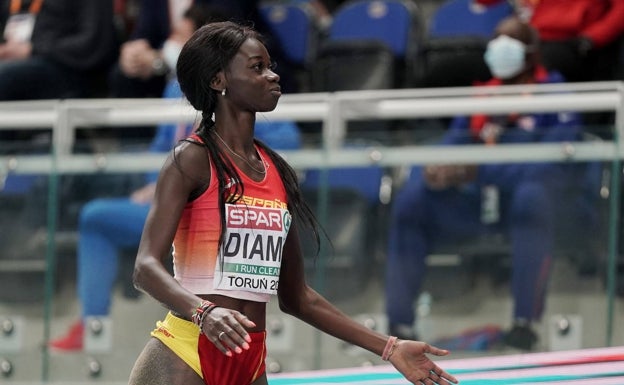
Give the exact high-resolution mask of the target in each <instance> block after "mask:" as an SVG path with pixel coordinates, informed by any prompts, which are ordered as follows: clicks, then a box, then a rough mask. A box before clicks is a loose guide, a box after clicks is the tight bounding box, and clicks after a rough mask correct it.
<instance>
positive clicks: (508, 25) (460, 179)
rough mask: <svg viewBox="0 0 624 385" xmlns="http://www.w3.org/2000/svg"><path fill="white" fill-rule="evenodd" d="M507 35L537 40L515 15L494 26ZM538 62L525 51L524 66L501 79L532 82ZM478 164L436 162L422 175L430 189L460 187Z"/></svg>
mask: <svg viewBox="0 0 624 385" xmlns="http://www.w3.org/2000/svg"><path fill="white" fill-rule="evenodd" d="M500 35H507V36H509V37H512V38H514V39H516V40H519V41H521V42H523V43H524V44H525V45H527V46H533V47H535V46H536V44H537V41H538V38H537V35H536V33H535V31H533V30H532V29H531V27H530V26H528V25H527V24H525V23H522V22H521V21H520V19H518V18H517V17H508V18H506V19H504V20H502V21H501V22H500V23H499V24H498V26H497V27H496V31H495V37H497V36H500ZM538 62H539V53H538V52H537V50H531V51H529V52H527V53H526V59H525V67H524V69H523V70H522V72H520V73H519V74H517V75H516V76H514V77H511V78H509V79H501V80H502V82H503V84H505V85H513V84H533V83H535V78H534V77H533V71H534V69H535V65H536V64H537V63H538ZM477 174H478V166H476V165H455V164H436V165H430V166H426V167H425V168H424V172H423V177H424V180H425V183H427V186H428V187H429V188H430V189H432V190H445V189H448V188H451V187H460V186H462V185H464V184H466V183H471V182H473V181H475V180H476V178H477Z"/></svg>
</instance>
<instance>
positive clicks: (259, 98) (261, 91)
mask: <svg viewBox="0 0 624 385" xmlns="http://www.w3.org/2000/svg"><path fill="white" fill-rule="evenodd" d="M273 69H274V67H273V65H272V64H271V58H270V57H269V53H268V52H267V49H266V47H265V46H264V45H263V44H262V43H261V42H259V41H258V40H256V39H248V40H247V41H245V42H244V43H243V45H242V46H241V47H240V49H239V50H238V53H237V54H236V55H235V56H234V58H233V59H232V61H231V62H230V65H229V67H228V69H227V70H226V71H225V78H226V79H227V95H228V98H229V99H230V100H231V101H232V102H234V103H236V104H238V105H239V106H241V107H242V108H243V109H246V110H249V111H252V112H265V111H271V110H273V109H275V106H277V101H278V99H279V97H280V96H281V95H282V92H281V89H280V86H279V80H280V77H279V75H278V74H276V73H275V72H273Z"/></svg>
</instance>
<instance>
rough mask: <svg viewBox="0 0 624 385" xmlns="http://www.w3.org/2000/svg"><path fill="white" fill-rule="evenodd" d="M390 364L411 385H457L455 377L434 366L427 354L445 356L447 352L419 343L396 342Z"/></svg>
mask: <svg viewBox="0 0 624 385" xmlns="http://www.w3.org/2000/svg"><path fill="white" fill-rule="evenodd" d="M396 344H397V345H396V346H395V348H394V352H393V353H392V356H390V363H392V365H394V367H395V368H396V369H397V370H398V371H399V372H401V374H403V376H405V378H406V379H407V380H408V381H409V382H411V383H412V384H418V385H420V384H426V385H433V384H444V385H447V384H457V383H458V381H457V379H456V378H455V377H453V376H452V375H450V374H449V373H447V372H446V371H445V370H443V369H442V368H440V367H439V366H438V365H436V364H435V363H434V362H433V361H431V360H430V359H429V357H427V354H433V355H436V356H446V355H448V354H449V351H448V350H444V349H440V348H437V347H435V346H431V345H429V344H427V343H425V342H421V341H409V340H397V343H396Z"/></svg>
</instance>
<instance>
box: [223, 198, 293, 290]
mask: <svg viewBox="0 0 624 385" xmlns="http://www.w3.org/2000/svg"><path fill="white" fill-rule="evenodd" d="M225 214H226V226H227V231H226V235H225V240H224V241H223V244H222V246H221V249H220V250H219V258H217V262H216V267H215V277H214V285H215V289H219V290H244V291H251V292H256V293H264V294H276V293H277V287H278V284H279V274H280V267H281V263H282V251H283V249H284V243H285V242H286V236H287V235H288V229H289V228H290V224H291V220H292V217H291V215H290V213H289V212H288V210H286V209H281V208H268V207H255V206H247V205H232V204H228V205H226V207H225Z"/></svg>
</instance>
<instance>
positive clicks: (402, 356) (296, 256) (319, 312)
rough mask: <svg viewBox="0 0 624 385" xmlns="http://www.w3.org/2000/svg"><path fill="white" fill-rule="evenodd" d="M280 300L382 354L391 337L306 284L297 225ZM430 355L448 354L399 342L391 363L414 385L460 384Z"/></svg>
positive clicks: (291, 237)
mask: <svg viewBox="0 0 624 385" xmlns="http://www.w3.org/2000/svg"><path fill="white" fill-rule="evenodd" d="M278 298H279V304H280V309H282V311H284V312H285V313H288V314H291V315H293V316H295V317H297V318H299V319H301V320H302V321H304V322H306V323H308V324H310V325H312V326H314V327H316V328H317V329H319V330H322V331H324V332H326V333H328V334H330V335H332V336H334V337H337V338H339V339H341V340H343V341H346V342H350V343H352V344H355V345H357V346H360V347H362V348H364V349H367V350H369V351H371V352H373V353H375V354H378V355H382V353H383V350H384V348H385V346H386V343H387V341H388V338H389V336H387V335H384V334H381V333H378V332H376V331H373V330H371V329H369V328H367V327H365V326H364V325H362V324H360V323H358V322H356V321H354V320H352V319H351V318H349V317H348V316H347V315H346V314H344V313H343V312H342V311H340V310H339V309H338V308H336V307H335V306H334V305H332V304H331V303H330V302H329V301H327V300H326V299H325V298H324V297H323V296H321V295H320V294H318V293H317V292H316V291H314V290H313V289H312V288H310V287H309V286H308V285H307V284H306V281H305V276H304V265H303V257H302V253H301V247H300V243H299V236H298V234H297V228H296V226H295V225H294V224H293V226H292V227H291V229H290V231H289V234H288V238H287V239H286V243H285V245H284V253H283V256H282V268H281V271H280V283H279V288H278ZM427 353H429V354H434V355H438V356H442V355H447V354H448V353H449V352H448V351H446V350H442V349H438V348H436V347H433V346H430V345H429V344H427V343H424V342H420V341H399V342H398V343H397V345H396V347H395V349H394V353H393V355H392V356H391V357H390V362H391V363H392V364H393V365H394V366H395V367H396V368H397V370H399V372H401V373H402V374H403V375H404V376H405V378H407V379H408V380H409V381H410V382H412V383H414V384H420V383H421V382H420V381H421V380H424V379H431V380H432V381H435V382H436V383H440V384H445V383H451V382H457V379H455V377H453V376H451V375H450V374H448V373H447V372H445V371H444V370H442V369H441V368H440V367H439V366H437V365H436V364H435V363H434V362H433V361H431V360H430V359H429V358H428V357H427V356H426V354H427Z"/></svg>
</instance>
